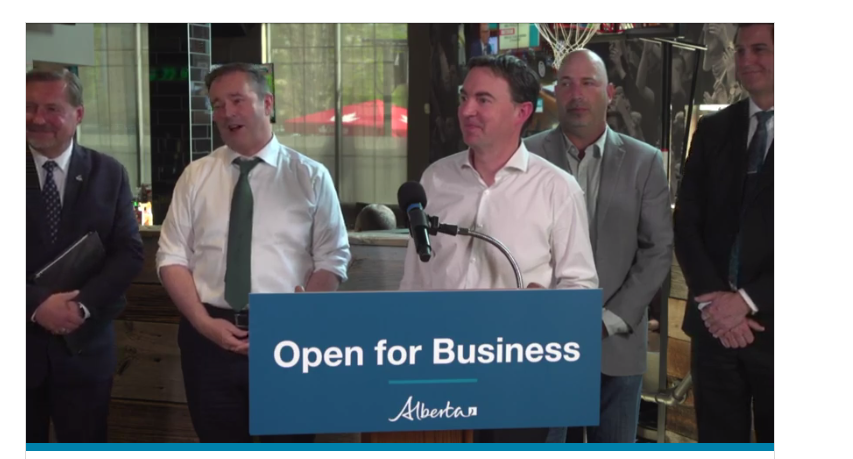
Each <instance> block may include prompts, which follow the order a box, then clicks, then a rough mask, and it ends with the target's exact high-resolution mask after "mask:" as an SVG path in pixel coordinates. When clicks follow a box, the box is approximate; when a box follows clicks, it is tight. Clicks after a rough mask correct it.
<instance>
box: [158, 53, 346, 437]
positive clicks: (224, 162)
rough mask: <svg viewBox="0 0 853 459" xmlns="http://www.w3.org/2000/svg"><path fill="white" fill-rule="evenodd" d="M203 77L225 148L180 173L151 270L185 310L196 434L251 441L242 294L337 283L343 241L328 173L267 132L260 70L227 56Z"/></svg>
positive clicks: (268, 104) (181, 337)
mask: <svg viewBox="0 0 853 459" xmlns="http://www.w3.org/2000/svg"><path fill="white" fill-rule="evenodd" d="M205 83H206V85H207V90H208V95H209V98H210V102H211V105H212V107H213V120H214V122H215V123H216V126H217V128H218V129H219V132H220V134H221V135H222V139H223V140H224V142H225V146H223V147H221V148H218V149H217V150H216V151H214V152H213V153H211V154H210V155H208V156H206V157H204V158H202V159H199V160H197V161H194V162H192V163H191V164H190V165H189V166H187V168H186V169H185V170H184V172H183V174H181V177H180V179H178V182H177V184H176V185H175V191H174V195H173V198H172V203H171V205H170V207H169V211H168V213H167V215H166V219H165V220H164V222H163V226H162V229H161V233H160V249H159V251H158V253H157V269H158V273H159V275H160V278H161V280H162V282H163V285H164V286H165V287H166V290H167V291H168V292H169V296H170V297H171V298H172V300H173V301H174V302H175V304H176V305H177V307H178V309H179V310H180V312H181V315H182V316H183V317H182V319H181V323H180V325H179V330H178V344H179V346H180V348H181V367H182V370H183V375H184V386H185V389H186V394H187V404H188V406H189V410H190V417H191V418H192V422H193V426H194V428H195V430H196V433H197V434H198V436H199V440H200V441H202V442H230V443H239V442H250V441H252V438H251V437H250V435H249V361H248V352H249V333H248V325H249V309H248V306H249V294H250V293H284V292H294V291H303V290H305V291H309V292H312V291H334V290H336V289H337V288H338V285H339V284H340V283H341V282H343V281H344V280H346V267H347V265H348V264H349V260H350V251H349V239H348V237H347V231H346V226H345V225H344V219H343V215H342V214H341V207H340V203H339V201H338V197H337V193H336V191H335V187H334V184H333V183H332V179H331V176H330V174H329V172H328V170H327V169H326V168H325V167H324V166H323V165H322V164H320V163H319V162H317V161H314V160H312V159H310V158H308V157H306V156H304V155H302V154H300V153H298V152H296V151H294V150H292V149H290V148H288V147H286V146H284V145H281V144H279V143H278V140H277V139H276V137H275V136H274V135H273V133H272V125H271V124H270V115H271V111H272V106H273V95H272V94H271V93H270V90H269V87H268V86H267V80H266V76H265V74H264V72H263V71H262V70H261V69H259V68H258V67H256V66H253V65H249V64H239V63H238V64H228V65H224V66H221V67H218V68H217V69H215V70H214V71H212V72H211V73H210V74H208V75H207V77H206V79H205ZM261 440H262V441H272V442H311V441H313V435H288V436H275V437H266V438H262V439H261Z"/></svg>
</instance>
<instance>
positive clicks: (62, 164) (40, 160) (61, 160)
mask: <svg viewBox="0 0 853 459" xmlns="http://www.w3.org/2000/svg"><path fill="white" fill-rule="evenodd" d="M72 150H74V140H72V141H71V143H69V144H68V148H66V149H65V151H63V152H62V154H61V155H59V156H57V157H56V158H55V159H50V158H48V157H47V156H44V155H43V154H41V153H39V152H38V151H37V150H36V149H35V148H33V147H30V152H31V153H32V154H33V160H34V161H35V162H36V167H37V168H38V169H39V170H41V169H42V168H43V167H44V164H45V163H46V162H48V161H53V162H55V163H56V165H57V167H59V170H60V171H62V172H63V173H65V174H67V173H68V163H69V162H70V161H71V152H72Z"/></svg>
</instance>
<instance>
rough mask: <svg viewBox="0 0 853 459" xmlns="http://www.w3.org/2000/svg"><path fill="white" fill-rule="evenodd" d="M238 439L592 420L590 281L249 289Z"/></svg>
mask: <svg viewBox="0 0 853 459" xmlns="http://www.w3.org/2000/svg"><path fill="white" fill-rule="evenodd" d="M250 308H251V310H252V314H250V324H249V330H250V335H251V342H252V345H251V347H250V349H249V405H250V408H249V422H250V428H249V430H250V433H251V434H252V435H278V434H300V433H350V432H363V433H364V434H363V435H362V439H363V441H366V442H471V441H473V439H474V434H473V431H474V430H478V429H484V430H486V429H511V428H535V427H565V426H587V425H597V424H598V416H599V399H600V396H599V392H600V378H601V291H600V290H541V289H530V290H488V291H484V290H460V291H441V292H352V293H350V292H330V293H294V294H252V295H251V297H250Z"/></svg>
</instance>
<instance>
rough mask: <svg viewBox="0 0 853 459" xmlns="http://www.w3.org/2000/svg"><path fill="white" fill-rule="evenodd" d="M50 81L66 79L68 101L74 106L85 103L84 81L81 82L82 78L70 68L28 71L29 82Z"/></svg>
mask: <svg viewBox="0 0 853 459" xmlns="http://www.w3.org/2000/svg"><path fill="white" fill-rule="evenodd" d="M50 81H64V82H65V94H66V96H68V103H70V104H71V105H72V106H74V107H79V106H81V105H83V83H81V82H80V78H77V75H75V74H74V73H73V72H71V71H69V70H68V69H61V70H41V69H33V70H30V71H29V72H27V83H34V82H50Z"/></svg>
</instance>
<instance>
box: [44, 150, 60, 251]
mask: <svg viewBox="0 0 853 459" xmlns="http://www.w3.org/2000/svg"><path fill="white" fill-rule="evenodd" d="M42 167H43V168H44V170H45V172H46V173H45V175H44V186H42V189H41V197H42V200H43V201H44V209H45V212H46V213H47V228H48V237H49V238H50V243H51V244H54V243H56V235H57V233H58V232H59V217H60V215H62V201H61V200H60V199H59V189H58V188H56V181H55V180H54V179H53V171H54V170H56V168H57V167H59V166H57V165H56V163H55V162H53V161H48V162H46V163H44V165H43V166H42Z"/></svg>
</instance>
